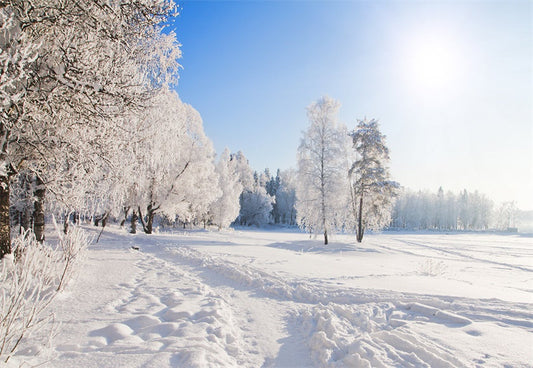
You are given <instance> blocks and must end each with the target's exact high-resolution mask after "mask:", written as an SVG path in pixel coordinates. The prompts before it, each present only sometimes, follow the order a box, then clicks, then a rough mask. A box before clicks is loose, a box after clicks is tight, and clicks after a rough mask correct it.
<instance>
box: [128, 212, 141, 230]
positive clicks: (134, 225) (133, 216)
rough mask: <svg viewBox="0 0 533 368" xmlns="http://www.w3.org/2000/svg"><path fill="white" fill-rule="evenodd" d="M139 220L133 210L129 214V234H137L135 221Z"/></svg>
mask: <svg viewBox="0 0 533 368" xmlns="http://www.w3.org/2000/svg"><path fill="white" fill-rule="evenodd" d="M138 219H139V216H137V211H135V210H133V212H132V213H131V229H130V233H131V234H137V220H138Z"/></svg>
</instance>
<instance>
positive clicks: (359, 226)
mask: <svg viewBox="0 0 533 368" xmlns="http://www.w3.org/2000/svg"><path fill="white" fill-rule="evenodd" d="M364 232H365V229H364V228H363V196H362V195H361V198H360V199H359V216H357V234H356V237H357V242H358V243H361V242H362V241H363V234H364Z"/></svg>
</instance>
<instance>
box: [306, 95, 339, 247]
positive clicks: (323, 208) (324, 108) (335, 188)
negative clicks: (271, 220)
mask: <svg viewBox="0 0 533 368" xmlns="http://www.w3.org/2000/svg"><path fill="white" fill-rule="evenodd" d="M338 109H339V103H338V102H337V101H335V100H333V99H331V98H329V97H322V98H320V99H319V100H318V101H316V102H314V103H312V104H311V105H310V106H309V107H308V108H307V116H308V118H309V122H310V126H309V128H308V129H307V131H306V132H305V133H304V135H303V137H302V140H301V143H300V146H299V147H298V186H297V191H296V195H297V202H296V208H297V215H298V223H299V225H300V226H301V227H302V228H304V229H305V230H306V231H309V232H312V233H315V234H319V233H322V234H324V244H328V234H330V233H331V232H333V231H335V230H336V228H339V227H341V226H342V224H343V222H344V217H345V208H346V203H348V197H347V196H348V189H349V182H348V173H347V171H348V170H347V168H348V164H347V152H348V151H347V148H348V146H349V139H348V135H347V132H346V128H345V127H344V126H343V125H341V124H339V123H338V122H337V112H338Z"/></svg>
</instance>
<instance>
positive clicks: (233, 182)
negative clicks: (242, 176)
mask: <svg viewBox="0 0 533 368" xmlns="http://www.w3.org/2000/svg"><path fill="white" fill-rule="evenodd" d="M230 160H231V155H230V152H229V150H228V149H227V148H226V149H225V150H224V152H222V154H221V155H220V158H219V160H218V163H217V166H216V172H217V174H218V187H219V188H220V190H221V191H222V195H221V196H220V197H219V198H218V199H217V200H216V201H214V202H213V203H211V205H210V209H209V213H210V215H211V220H212V221H213V223H214V224H216V225H218V228H219V229H221V228H226V227H228V226H229V225H230V224H231V223H232V222H233V221H234V220H235V219H236V218H237V216H238V215H239V211H240V204H239V197H240V195H241V193H242V184H241V183H240V181H239V177H238V176H237V173H236V172H235V166H234V165H231V162H230Z"/></svg>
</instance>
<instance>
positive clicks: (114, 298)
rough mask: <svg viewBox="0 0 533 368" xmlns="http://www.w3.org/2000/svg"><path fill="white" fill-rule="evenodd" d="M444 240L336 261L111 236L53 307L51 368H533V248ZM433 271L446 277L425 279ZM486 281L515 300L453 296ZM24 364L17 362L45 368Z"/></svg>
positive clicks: (494, 240)
mask: <svg viewBox="0 0 533 368" xmlns="http://www.w3.org/2000/svg"><path fill="white" fill-rule="evenodd" d="M443 237H444V238H443ZM445 237H446V236H445V235H442V234H438V235H437V234H434V235H413V234H401V233H399V234H394V235H393V236H392V235H387V234H384V235H375V236H369V237H368V239H367V243H364V244H363V245H360V246H358V247H360V249H357V247H355V245H354V244H353V243H349V242H348V241H345V238H343V237H342V236H338V237H336V238H335V241H334V242H333V243H332V244H331V245H330V246H329V247H328V248H325V247H323V246H322V245H320V244H319V243H318V242H316V241H313V240H309V239H308V236H307V235H305V234H301V233H292V232H274V231H269V232H261V231H229V232H224V231H223V232H184V233H176V234H156V235H152V236H145V235H143V234H139V235H137V236H131V235H129V234H125V233H122V232H121V231H120V230H119V229H112V230H111V231H109V232H106V233H104V235H103V237H102V240H101V244H98V245H94V246H92V248H91V249H90V251H89V261H88V263H87V264H86V266H85V268H84V270H83V272H82V273H81V275H80V278H79V279H78V281H77V282H76V283H73V284H72V285H73V286H72V289H71V291H69V292H67V293H65V294H64V295H63V296H62V299H61V300H60V301H59V302H58V303H57V305H56V306H55V313H56V316H57V318H58V320H60V321H61V322H62V327H61V332H60V334H58V335H57V337H56V338H55V341H54V342H55V348H54V349H53V351H52V355H53V358H54V359H53V360H50V364H49V365H48V366H50V367H59V368H61V367H73V366H78V367H237V366H239V367H265V368H266V367H503V366H509V367H532V366H533V365H532V362H533V352H532V350H531V346H533V322H532V321H533V312H532V308H531V303H530V299H528V298H529V297H530V296H531V290H530V289H528V288H527V285H530V284H528V282H529V283H530V282H531V279H532V278H531V271H529V265H528V264H529V262H530V260H529V259H527V258H528V257H530V256H531V254H532V250H531V248H528V246H527V243H525V242H523V239H522V238H519V237H517V238H514V237H513V238H509V237H501V236H490V237H483V236H481V237H476V236H473V235H469V236H465V237H462V236H452V237H450V238H449V239H447V238H445ZM415 243H416V244H415ZM476 244H477V245H476ZM132 245H135V246H138V247H139V248H140V251H135V250H132V249H131V246H132ZM400 245H404V246H400ZM502 249H506V251H505V252H503V253H504V254H503V255H502V257H505V259H503V258H502V257H498V254H499V253H500V252H502ZM513 249H515V250H513ZM515 251H516V253H517V254H519V255H520V256H516V257H513V256H512V254H513V252H515ZM391 258H394V259H396V264H395V265H394V266H391V267H389V268H388V269H387V270H382V271H383V272H376V270H380V268H381V266H382V265H383V264H386V265H389V264H391V265H392V263H389V262H390V259H391ZM428 262H429V263H435V264H438V263H439V262H442V263H443V264H445V265H446V268H445V269H444V271H443V272H434V273H426V274H424V272H423V271H424V269H423V267H424V265H425V264H427V263H428ZM350 265H351V267H350ZM501 268H503V269H502V270H500V269H501ZM481 272H483V274H481ZM505 272H506V273H507V275H508V278H507V279H506V280H503V279H501V274H502V273H505ZM473 276H476V277H473ZM394 277H396V278H398V279H399V281H397V282H391V283H388V284H386V286H387V287H386V288H384V287H382V285H383V284H382V283H379V282H377V281H379V280H383V279H384V278H388V279H393V278H394ZM483 277H485V279H486V280H485V283H486V284H491V285H492V286H493V289H492V291H493V292H494V293H495V294H497V295H507V294H509V295H510V297H509V298H508V299H509V300H504V299H498V298H495V297H494V296H493V295H490V294H488V292H487V289H485V288H483V290H482V291H481V292H480V293H484V294H483V297H481V298H478V297H477V296H476V295H474V296H473V297H465V296H464V291H461V290H456V288H455V286H456V285H457V284H458V283H461V285H469V284H470V283H471V284H472V285H471V287H472V288H474V287H476V280H477V279H481V278H483ZM449 278H452V279H453V280H449ZM410 280H414V281H417V284H416V285H418V286H420V288H419V292H418V293H413V292H411V288H412V286H409V285H402V283H405V282H407V281H410ZM527 280H529V281H527ZM361 281H364V283H363V284H364V285H365V287H362V286H360V285H358V283H360V282H361ZM452 281H453V282H452ZM372 283H376V284H377V285H378V287H374V288H372V287H370V288H369V287H366V286H367V285H371V284H372ZM431 284H435V285H437V284H440V286H439V287H437V288H435V290H434V291H433V292H431V288H430V287H429V286H430V285H431ZM482 284H483V283H482ZM428 285H429V286H428ZM516 289H521V291H520V292H516V293H514V292H513V290H516ZM506 293H507V294H506ZM516 299H518V300H516ZM33 346H36V344H33ZM41 350H42V349H41ZM34 351H35V349H33V352H34ZM25 354H26V355H24V354H21V355H19V356H17V357H16V358H17V359H18V360H16V362H19V363H20V362H21V361H24V360H26V361H30V362H31V361H32V359H33V361H34V362H37V361H38V358H39V357H33V356H32V353H30V351H26V353H25ZM41 360H42V359H41Z"/></svg>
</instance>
